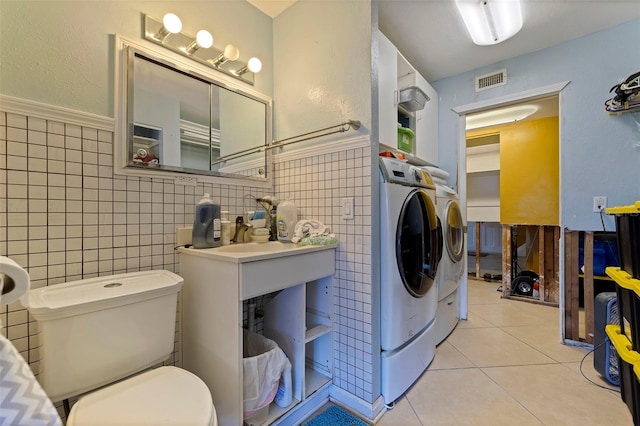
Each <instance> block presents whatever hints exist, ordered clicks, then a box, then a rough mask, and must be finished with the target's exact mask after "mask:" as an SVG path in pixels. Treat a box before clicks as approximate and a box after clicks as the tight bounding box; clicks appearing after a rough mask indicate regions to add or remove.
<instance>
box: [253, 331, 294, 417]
mask: <svg viewBox="0 0 640 426" xmlns="http://www.w3.org/2000/svg"><path fill="white" fill-rule="evenodd" d="M243 339H244V340H243V351H242V352H243V354H242V357H243V359H242V367H243V399H244V401H243V418H244V420H245V421H246V422H247V423H248V424H251V425H260V424H262V423H264V422H265V421H266V420H267V417H268V416H269V404H271V402H272V401H273V399H274V398H275V396H276V393H277V392H278V384H279V382H280V376H281V375H282V373H283V371H284V370H285V367H286V366H287V364H288V363H289V360H288V359H287V356H286V355H285V354H284V352H282V349H280V347H279V346H278V344H277V343H276V342H274V341H273V340H270V339H267V338H266V337H264V336H262V335H260V334H256V333H253V332H250V331H247V330H244V336H243Z"/></svg>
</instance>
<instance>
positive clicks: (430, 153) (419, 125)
mask: <svg viewBox="0 0 640 426" xmlns="http://www.w3.org/2000/svg"><path fill="white" fill-rule="evenodd" d="M416 86H418V87H419V88H420V89H422V91H423V92H424V93H426V94H427V96H429V101H428V102H427V103H426V104H425V106H424V109H422V110H420V111H417V112H416V141H415V154H416V157H418V158H420V159H422V160H425V161H428V162H430V163H432V164H434V165H438V92H436V91H435V89H434V88H433V87H431V85H430V84H429V82H428V81H427V80H425V79H424V78H423V77H422V76H421V75H420V74H419V73H416Z"/></svg>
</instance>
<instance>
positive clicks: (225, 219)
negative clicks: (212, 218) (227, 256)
mask: <svg viewBox="0 0 640 426" xmlns="http://www.w3.org/2000/svg"><path fill="white" fill-rule="evenodd" d="M220 232H221V233H222V236H221V237H220V242H221V243H222V245H223V246H228V245H229V244H231V233H230V232H231V222H230V221H229V212H228V211H226V210H223V211H222V212H220Z"/></svg>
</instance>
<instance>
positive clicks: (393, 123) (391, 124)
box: [378, 31, 398, 147]
mask: <svg viewBox="0 0 640 426" xmlns="http://www.w3.org/2000/svg"><path fill="white" fill-rule="evenodd" d="M397 96H398V50H397V49H396V47H395V46H394V45H393V43H391V41H389V39H388V38H387V37H386V36H385V35H384V34H382V33H381V32H380V31H378V123H379V125H378V129H379V134H378V142H379V143H382V144H385V145H389V146H392V147H395V146H396V145H397V144H398V123H397V119H398V108H397Z"/></svg>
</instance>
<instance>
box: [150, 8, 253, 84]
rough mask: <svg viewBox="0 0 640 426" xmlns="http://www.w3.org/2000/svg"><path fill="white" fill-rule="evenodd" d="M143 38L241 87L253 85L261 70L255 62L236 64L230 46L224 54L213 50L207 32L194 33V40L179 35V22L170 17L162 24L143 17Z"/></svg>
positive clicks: (236, 55) (236, 52)
mask: <svg viewBox="0 0 640 426" xmlns="http://www.w3.org/2000/svg"><path fill="white" fill-rule="evenodd" d="M144 38H145V39H147V40H149V41H152V42H153V43H155V44H158V45H160V46H162V47H164V48H166V49H169V50H171V51H173V52H175V53H178V54H180V55H182V56H186V57H188V58H189V59H191V60H194V61H196V62H198V63H200V64H202V65H205V66H207V67H209V68H213V69H214V70H216V71H220V72H223V73H225V74H227V75H230V76H232V77H234V78H237V79H238V80H241V81H244V82H245V83H249V84H254V81H255V74H256V73H258V72H260V70H261V69H262V62H260V59H258V58H251V59H249V61H248V62H247V63H244V62H242V61H239V58H240V50H239V49H238V48H237V47H236V46H234V45H233V44H227V45H226V46H225V48H224V50H220V49H217V48H215V47H214V46H213V36H212V35H211V33H210V32H209V31H207V30H200V31H198V32H197V34H196V36H195V37H193V36H192V35H190V34H187V33H183V32H182V21H181V20H180V18H178V16H177V15H175V14H174V13H167V14H166V15H164V17H163V18H162V20H159V19H157V18H153V17H151V16H149V15H144Z"/></svg>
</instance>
